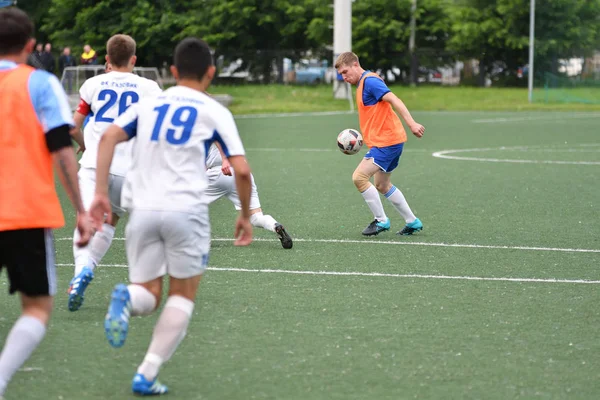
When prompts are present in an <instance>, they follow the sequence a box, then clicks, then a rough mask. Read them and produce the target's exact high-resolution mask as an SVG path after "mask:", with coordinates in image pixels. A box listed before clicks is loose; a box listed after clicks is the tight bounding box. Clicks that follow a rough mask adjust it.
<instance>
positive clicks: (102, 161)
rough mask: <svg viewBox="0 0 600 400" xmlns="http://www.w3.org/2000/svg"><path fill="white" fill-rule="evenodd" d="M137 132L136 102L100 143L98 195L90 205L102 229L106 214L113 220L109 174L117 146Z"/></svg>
mask: <svg viewBox="0 0 600 400" xmlns="http://www.w3.org/2000/svg"><path fill="white" fill-rule="evenodd" d="M136 134H137V104H134V105H132V106H131V107H129V108H128V109H127V111H125V113H124V114H122V115H121V116H120V117H119V118H117V119H116V120H115V122H114V123H113V124H111V125H110V126H109V127H108V128H107V129H106V131H104V134H103V135H102V138H101V139H100V143H99V144H98V158H97V160H96V195H95V196H94V200H93V202H92V205H91V206H90V215H91V217H92V219H93V220H94V223H95V224H96V228H97V229H99V230H100V229H102V225H103V224H104V215H105V214H106V215H107V219H106V222H107V223H109V224H110V223H111V220H112V208H111V205H110V200H109V199H108V174H109V171H110V164H111V163H112V160H113V156H114V154H115V147H117V145H118V144H119V143H121V142H126V141H128V140H129V139H132V138H133V137H135V136H136Z"/></svg>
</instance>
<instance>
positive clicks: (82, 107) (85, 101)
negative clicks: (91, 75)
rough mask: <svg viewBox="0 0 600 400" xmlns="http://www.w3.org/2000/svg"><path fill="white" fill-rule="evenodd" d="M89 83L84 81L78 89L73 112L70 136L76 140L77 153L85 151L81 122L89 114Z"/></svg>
mask: <svg viewBox="0 0 600 400" xmlns="http://www.w3.org/2000/svg"><path fill="white" fill-rule="evenodd" d="M89 91H90V90H89V84H87V82H84V83H83V85H82V86H81V89H79V97H80V100H79V104H78V105H77V110H75V112H74V113H73V121H74V122H75V127H74V128H73V129H72V130H71V132H70V133H71V137H73V140H75V142H77V144H78V145H79V150H77V152H78V153H80V152H84V151H85V141H84V140H83V132H82V129H83V123H84V122H85V118H86V117H87V116H88V115H89V113H90V112H91V111H92V110H91V99H90V96H89V95H88V92H89Z"/></svg>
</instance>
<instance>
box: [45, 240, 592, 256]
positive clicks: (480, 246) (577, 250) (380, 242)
mask: <svg viewBox="0 0 600 400" xmlns="http://www.w3.org/2000/svg"><path fill="white" fill-rule="evenodd" d="M56 240H58V241H64V240H73V239H72V238H66V237H64V238H57V239H56ZM113 240H125V238H114V239H113ZM212 240H213V241H215V242H231V241H233V239H231V238H212ZM253 240H254V241H255V242H279V240H278V239H264V238H254V239H253ZM294 242H297V243H340V244H367V245H369V244H378V245H397V246H429V247H455V248H466V249H496V250H525V251H555V252H563V253H600V249H581V248H565V247H536V246H500V245H485V244H463V243H434V242H396V241H391V240H372V241H371V240H353V239H300V238H294Z"/></svg>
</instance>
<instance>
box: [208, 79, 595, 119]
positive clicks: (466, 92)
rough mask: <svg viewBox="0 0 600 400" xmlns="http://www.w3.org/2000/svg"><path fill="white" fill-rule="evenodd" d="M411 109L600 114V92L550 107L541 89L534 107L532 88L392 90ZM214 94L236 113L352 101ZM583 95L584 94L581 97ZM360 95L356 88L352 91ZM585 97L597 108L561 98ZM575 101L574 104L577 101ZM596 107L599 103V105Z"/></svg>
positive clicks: (248, 92) (345, 106) (287, 93)
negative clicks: (529, 92)
mask: <svg viewBox="0 0 600 400" xmlns="http://www.w3.org/2000/svg"><path fill="white" fill-rule="evenodd" d="M390 88H391V89H392V90H393V92H394V93H396V94H397V95H398V96H399V97H400V98H401V99H402V100H404V102H405V103H406V104H407V106H408V108H409V109H410V110H420V111H505V110H506V111H535V110H539V111H600V89H585V90H583V89H582V90H579V91H578V90H571V91H558V90H554V91H551V92H550V96H549V99H550V102H549V103H545V102H544V98H545V97H546V92H545V91H544V90H543V89H536V90H535V92H534V98H535V99H536V102H534V103H532V104H529V103H528V101H527V89H521V88H471V87H440V86H423V87H418V88H410V87H406V86H394V85H392V86H391V87H390ZM211 92H212V93H214V94H229V95H231V96H232V97H233V103H232V104H231V107H230V108H231V111H232V112H233V113H234V114H257V113H274V112H278V113H284V112H285V113H290V112H308V111H324V110H325V111H345V110H349V109H350V106H349V103H348V100H335V99H334V98H333V95H332V93H333V90H332V87H331V86H327V85H320V86H287V85H240V86H213V87H211ZM580 93H581V95H580ZM352 94H353V95H354V89H353V90H352ZM567 98H571V99H576V98H582V99H586V101H588V102H589V101H591V102H592V103H590V104H586V103H577V102H572V103H562V102H559V101H558V100H560V99H563V100H564V99H567ZM572 101H574V100H572ZM594 103H595V104H594Z"/></svg>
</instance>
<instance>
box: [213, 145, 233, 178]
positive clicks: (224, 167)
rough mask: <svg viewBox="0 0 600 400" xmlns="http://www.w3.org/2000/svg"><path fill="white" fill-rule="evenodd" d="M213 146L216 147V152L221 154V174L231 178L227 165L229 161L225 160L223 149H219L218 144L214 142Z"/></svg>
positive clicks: (229, 166)
mask: <svg viewBox="0 0 600 400" xmlns="http://www.w3.org/2000/svg"><path fill="white" fill-rule="evenodd" d="M215 145H216V146H217V150H219V154H221V160H222V162H221V172H222V173H223V175H227V176H231V175H232V173H231V164H230V163H229V160H228V159H227V156H226V155H225V152H224V151H223V148H222V147H221V145H220V144H219V142H216V143H215Z"/></svg>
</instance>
